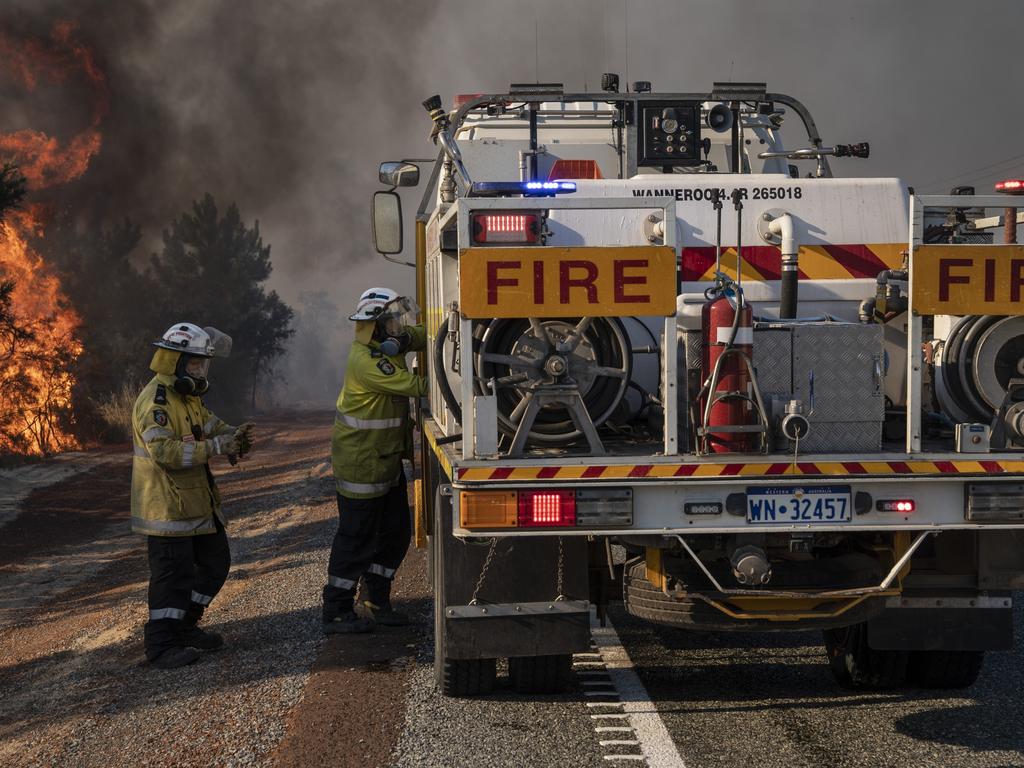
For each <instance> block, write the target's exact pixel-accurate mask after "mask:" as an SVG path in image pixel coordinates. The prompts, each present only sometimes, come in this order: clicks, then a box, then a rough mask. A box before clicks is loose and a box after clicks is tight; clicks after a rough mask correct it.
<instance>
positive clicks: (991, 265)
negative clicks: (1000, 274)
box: [985, 259, 996, 301]
mask: <svg viewBox="0 0 1024 768" xmlns="http://www.w3.org/2000/svg"><path fill="white" fill-rule="evenodd" d="M995 300H996V261H995V259H985V301H995Z"/></svg>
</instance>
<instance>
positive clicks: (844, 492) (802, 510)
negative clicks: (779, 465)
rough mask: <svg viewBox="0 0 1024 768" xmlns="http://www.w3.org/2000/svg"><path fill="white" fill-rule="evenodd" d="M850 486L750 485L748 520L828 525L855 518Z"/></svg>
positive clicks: (748, 489)
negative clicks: (795, 486)
mask: <svg viewBox="0 0 1024 768" xmlns="http://www.w3.org/2000/svg"><path fill="white" fill-rule="evenodd" d="M852 513H853V510H852V509H851V503H850V486H848V485H820V486H812V487H808V488H794V487H789V488H772V487H764V486H762V487H757V488H747V522H748V523H757V524H760V525H763V524H766V523H767V524H769V525H771V524H784V525H793V524H796V525H800V524H805V525H806V524H810V525H815V524H818V525H827V524H829V523H848V522H850V520H852V519H853V514H852Z"/></svg>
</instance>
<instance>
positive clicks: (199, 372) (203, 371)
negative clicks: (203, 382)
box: [185, 357, 210, 379]
mask: <svg viewBox="0 0 1024 768" xmlns="http://www.w3.org/2000/svg"><path fill="white" fill-rule="evenodd" d="M209 372H210V358H208V357H189V358H188V360H187V361H186V362H185V373H186V374H188V375H189V376H191V377H192V378H193V379H205V378H207V374H208V373H209Z"/></svg>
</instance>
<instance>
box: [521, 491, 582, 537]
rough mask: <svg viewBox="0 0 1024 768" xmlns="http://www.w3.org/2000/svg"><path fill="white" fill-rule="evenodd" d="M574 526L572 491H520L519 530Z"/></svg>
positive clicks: (574, 502) (574, 504)
mask: <svg viewBox="0 0 1024 768" xmlns="http://www.w3.org/2000/svg"><path fill="white" fill-rule="evenodd" d="M571 525H576V493H575V492H574V491H520V492H519V527H520V528H561V527H564V526H571Z"/></svg>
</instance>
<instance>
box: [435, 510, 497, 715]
mask: <svg viewBox="0 0 1024 768" xmlns="http://www.w3.org/2000/svg"><path fill="white" fill-rule="evenodd" d="M450 513H451V500H450V499H448V498H447V497H444V496H441V493H440V491H438V493H437V495H436V496H435V497H434V535H433V536H432V537H431V538H432V541H431V551H430V559H431V560H432V561H433V569H432V570H433V575H434V585H433V586H434V677H435V679H436V680H437V687H438V688H439V689H440V690H441V693H442V694H443V695H445V696H459V697H465V696H482V695H485V694H488V693H490V692H491V691H493V690H494V678H495V677H496V675H497V659H449V658H448V653H447V649H446V648H445V641H444V636H445V626H444V622H445V618H444V609H445V603H444V549H443V548H444V542H445V538H446V537H447V536H449V535H450V534H449V533H448V531H447V530H446V528H445V524H444V523H445V515H446V514H450Z"/></svg>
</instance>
